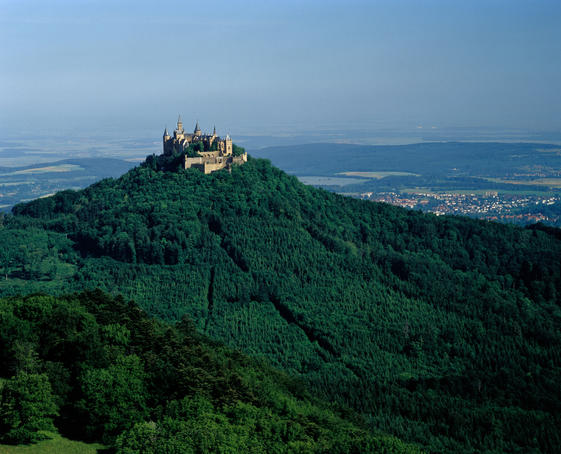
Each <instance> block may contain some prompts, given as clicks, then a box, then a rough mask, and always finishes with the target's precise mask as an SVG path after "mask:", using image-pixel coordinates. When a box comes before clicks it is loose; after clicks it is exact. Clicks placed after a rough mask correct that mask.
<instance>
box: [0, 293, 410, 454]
mask: <svg viewBox="0 0 561 454" xmlns="http://www.w3.org/2000/svg"><path fill="white" fill-rule="evenodd" d="M0 320H2V323H1V325H0V327H1V328H2V329H1V330H0V345H1V346H2V350H1V357H0V366H1V369H0V370H2V375H4V376H5V378H6V380H5V382H4V383H3V384H2V385H0V415H1V416H2V419H1V421H0V440H1V439H4V440H8V441H15V442H20V443H21V442H26V441H30V440H31V441H33V440H34V439H37V438H40V437H41V435H42V432H41V431H37V429H48V428H49V425H50V426H51V427H50V428H51V429H52V428H53V426H52V420H53V416H56V415H57V414H58V417H56V418H54V419H55V422H56V425H57V427H58V428H59V430H61V431H62V432H63V433H64V434H65V435H69V436H71V437H73V438H74V437H79V438H80V439H84V438H85V439H88V440H102V441H103V442H104V443H106V444H107V445H109V446H113V447H116V452H117V453H133V452H139V453H143V454H147V453H156V452H157V453H170V454H171V453H179V452H181V453H195V452H197V453H215V452H248V453H262V452H279V453H285V452H286V453H288V452H306V453H348V452H372V453H406V452H409V453H418V452H419V451H418V449H416V448H415V447H412V446H407V445H405V444H404V443H402V442H400V441H399V440H397V439H394V438H392V437H388V436H372V435H370V434H369V433H368V432H367V431H366V430H364V429H363V428H361V427H359V426H357V425H356V424H353V423H350V422H348V421H345V420H343V419H342V418H341V417H340V416H339V415H337V414H336V413H335V412H334V411H333V410H332V409H329V408H328V407H327V405H325V404H323V403H321V402H318V401H317V400H313V399H311V398H310V396H309V394H308V393H307V392H306V390H305V389H304V388H303V387H302V385H301V383H299V382H297V381H295V380H293V379H291V378H289V377H288V376H286V375H284V374H282V373H279V372H277V371H274V370H272V369H271V368H269V367H267V366H266V365H264V364H260V363H258V362H256V361H253V360H251V359H249V358H247V357H246V356H244V355H242V354H241V353H239V352H234V351H232V350H230V349H228V348H225V347H224V346H222V345H219V344H217V343H216V342H212V341H209V340H208V339H206V338H204V337H202V336H200V335H199V334H198V333H197V332H196V331H195V330H194V329H193V326H192V324H191V323H190V321H189V320H187V319H184V320H182V321H181V322H180V323H178V324H177V325H175V326H170V325H169V324H165V323H162V322H157V321H156V320H154V319H150V318H148V316H147V315H146V314H145V313H143V312H142V311H140V310H139V308H138V307H137V306H136V305H135V304H134V303H132V302H130V303H126V302H125V301H124V300H123V299H122V298H111V297H109V296H107V295H105V294H103V293H101V292H99V291H97V292H88V293H81V294H76V295H70V296H64V297H59V298H54V297H51V296H46V295H34V296H28V297H25V298H9V299H0ZM10 377H11V378H10ZM36 388H37V392H35V389H36ZM39 389H40V390H41V391H40V392H39V391H38V390H39ZM67 445H68V448H69V449H70V448H71V446H72V445H71V444H68V443H67ZM57 446H59V447H60V448H62V446H63V444H62V443H58V444H57ZM0 449H1V448H0ZM55 449H56V447H55Z"/></svg>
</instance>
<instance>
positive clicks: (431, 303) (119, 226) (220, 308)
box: [0, 159, 561, 452]
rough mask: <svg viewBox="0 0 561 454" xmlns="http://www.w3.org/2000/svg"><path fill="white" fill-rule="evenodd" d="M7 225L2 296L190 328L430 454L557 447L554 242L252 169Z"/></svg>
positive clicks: (141, 176) (147, 182) (121, 188)
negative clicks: (134, 310) (88, 294)
mask: <svg viewBox="0 0 561 454" xmlns="http://www.w3.org/2000/svg"><path fill="white" fill-rule="evenodd" d="M14 214H15V216H14V217H13V218H8V219H6V220H5V221H4V224H5V227H4V229H2V230H0V240H4V244H9V245H10V247H9V248H7V249H6V250H5V251H3V252H2V254H4V256H5V257H6V258H5V259H4V263H6V264H8V266H4V272H5V273H6V274H7V277H8V279H5V280H4V281H3V282H2V283H1V284H0V291H1V292H3V294H9V293H18V292H21V291H22V290H24V291H34V290H39V289H47V290H50V291H55V292H57V291H58V292H65V291H68V290H79V289H82V288H92V287H100V288H102V289H105V290H107V291H111V292H119V293H122V294H124V295H125V296H126V297H131V298H134V299H136V300H137V301H138V302H139V303H140V304H141V305H142V307H143V308H145V309H146V310H148V311H149V312H150V313H152V314H155V315H157V316H159V317H161V318H164V319H171V320H177V319H179V318H181V316H182V315H183V314H188V315H189V316H190V317H191V318H193V320H194V321H195V323H196V324H197V327H199V328H200V329H203V330H204V332H205V333H206V334H208V335H210V336H211V337H215V338H218V339H221V340H223V341H225V342H226V343H228V344H229V345H233V346H236V347H240V348H242V349H243V350H244V351H246V352H248V353H250V354H254V355H263V356H265V357H267V358H268V359H269V360H270V361H272V362H273V364H275V365H277V366H281V367H283V368H284V369H286V370H288V371H290V372H296V373H300V374H302V376H303V377H305V378H306V380H307V381H309V383H311V385H312V386H313V388H314V389H315V390H316V391H317V392H319V393H320V394H321V395H323V396H324V397H326V398H330V399H335V400H338V401H340V402H344V403H346V404H348V405H350V406H352V407H353V408H355V409H356V410H358V411H361V412H363V413H364V414H365V415H368V417H369V419H370V422H371V424H372V426H373V427H376V428H379V429H382V430H385V431H388V432H391V433H393V434H396V435H397V436H399V437H402V438H405V439H407V440H412V441H416V442H420V443H423V444H424V445H425V446H427V447H428V448H429V449H431V450H432V451H434V452H444V451H455V452H472V451H473V450H474V449H475V450H485V449H487V450H496V451H505V450H519V449H522V450H531V449H534V450H537V451H542V452H554V450H555V446H558V445H559V444H560V443H561V440H560V439H559V435H558V433H557V431H556V426H557V425H559V424H560V423H561V419H560V415H561V411H560V410H561V409H560V405H561V404H560V402H561V395H560V393H561V391H560V387H559V384H560V383H561V372H560V371H561V368H560V367H559V366H560V365H561V364H560V362H561V360H560V357H561V334H560V333H561V329H560V328H561V310H560V308H559V295H561V276H560V257H561V240H560V235H559V231H558V230H555V229H545V228H542V227H540V226H536V227H534V228H532V229H520V228H515V227H511V226H504V225H498V224H492V223H485V222H479V221H474V220H468V219H461V218H452V217H446V218H437V217H435V216H430V215H423V214H421V213H417V212H411V211H407V210H403V209H400V208H396V207H391V206H387V205H383V204H374V203H369V202H362V201H360V200H354V199H348V198H343V197H340V196H337V195H335V194H330V193H327V192H325V191H321V190H317V189H314V188H311V187H307V186H304V185H302V184H300V183H299V182H298V181H297V180H296V179H295V178H294V177H289V176H287V175H286V174H284V173H283V172H281V171H279V170H278V169H276V168H274V167H272V166H271V165H270V164H269V163H267V162H266V161H262V160H255V159H252V160H250V161H249V162H248V163H247V164H245V165H244V166H241V167H236V168H234V169H233V170H232V173H231V174H229V173H227V172H217V173H214V174H211V175H202V174H200V173H199V172H197V171H180V172H177V173H174V172H158V171H156V170H154V169H151V168H149V167H148V166H144V167H141V168H136V169H133V170H131V171H130V172H128V173H127V174H125V175H124V176H123V177H121V178H119V179H117V180H104V181H102V182H100V183H98V184H95V185H92V186H90V187H89V188H87V189H85V190H83V191H79V192H72V191H66V192H64V193H59V194H57V195H56V196H54V197H51V198H46V199H41V200H37V201H34V202H31V203H28V204H25V205H19V206H17V207H15V209H14ZM30 245H33V246H30Z"/></svg>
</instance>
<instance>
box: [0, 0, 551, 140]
mask: <svg viewBox="0 0 561 454" xmlns="http://www.w3.org/2000/svg"><path fill="white" fill-rule="evenodd" d="M560 16H561V5H560V4H559V2H557V1H555V0H543V1H538V2H527V1H523V0H514V1H512V0H510V1H506V0H492V1H480V0H478V1H470V2H449V1H434V0H427V1H422V2H418V1H407V0H403V1H397V2H394V1H356V0H351V1H349V2H341V1H309V0H307V1H292V0H290V1H283V2H259V1H243V2H228V1H210V2H179V1H164V2H158V3H154V2H148V1H120V2H109V1H107V2H104V1H84V0H79V1H69V0H62V1H61V0H53V1H48V2H45V1H39V0H38V1H28V0H22V1H19V0H18V1H10V0H3V1H2V2H1V3H0V24H1V26H0V42H1V43H2V44H1V45H0V64H1V66H2V68H3V70H2V73H1V75H0V99H1V100H2V101H1V102H2V109H1V111H0V127H1V128H2V129H1V131H2V133H3V134H4V135H6V134H8V135H9V136H15V137H17V136H21V135H25V134H29V133H30V132H31V131H33V135H41V136H42V135H44V134H45V133H47V134H56V133H60V132H62V133H64V134H66V133H72V134H76V135H80V136H82V135H91V134H93V135H107V134H116V135H124V136H134V135H138V134H142V135H144V136H145V137H150V136H153V137H157V136H159V135H160V134H161V131H162V130H163V126H164V125H166V124H167V125H168V127H171V126H172V125H173V122H174V121H175V118H176V116H177V114H178V113H180V112H182V113H184V115H187V113H189V116H190V117H193V118H198V119H199V121H200V122H201V124H203V125H206V128H207V129H210V128H211V127H212V125H213V124H216V125H220V126H222V125H223V127H225V128H227V129H228V130H229V132H230V133H232V134H234V133H235V134H236V135H244V134H252V135H278V134H286V133H295V132H296V133H299V132H304V133H307V132H310V131H314V130H316V131H317V130H320V131H325V130H327V131H331V132H341V131H343V132H346V131H353V130H355V129H360V130H367V131H369V132H372V131H377V132H378V135H380V132H379V130H384V129H386V128H387V129H390V130H391V131H394V134H395V132H397V134H408V135H416V136H418V137H423V133H424V132H425V131H426V130H429V131H430V130H431V129H432V128H433V127H434V128H439V129H442V128H472V129H475V128H477V129H478V130H481V131H488V130H491V131H492V132H494V133H495V134H496V133H497V132H499V131H502V132H503V133H505V132H507V133H511V134H519V133H520V132H522V133H524V134H526V133H528V132H534V133H535V132H548V131H549V132H557V133H559V129H560V127H561V124H560V121H561V120H560V119H561V93H560V90H558V81H559V79H560V78H561V61H560V59H559V58H558V56H559V55H560V54H561V31H560V29H559V26H558V24H559V17H560ZM418 127H422V128H423V131H422V133H421V132H420V131H418V130H417V128H418ZM456 134H457V133H456ZM386 135H388V134H386ZM390 135H391V134H390ZM495 137H496V135H495ZM506 138H508V137H506ZM452 139H454V137H452ZM557 140H559V137H557ZM378 143H379V142H378Z"/></svg>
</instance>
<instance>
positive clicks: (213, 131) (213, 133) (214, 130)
mask: <svg viewBox="0 0 561 454" xmlns="http://www.w3.org/2000/svg"><path fill="white" fill-rule="evenodd" d="M212 135H213V136H215V135H216V125H214V129H213V130H212Z"/></svg>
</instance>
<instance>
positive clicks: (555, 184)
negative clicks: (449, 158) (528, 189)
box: [483, 178, 561, 188]
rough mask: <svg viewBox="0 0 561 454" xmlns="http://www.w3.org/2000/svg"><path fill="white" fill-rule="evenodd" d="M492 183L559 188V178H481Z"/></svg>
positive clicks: (560, 180)
mask: <svg viewBox="0 0 561 454" xmlns="http://www.w3.org/2000/svg"><path fill="white" fill-rule="evenodd" d="M483 179H484V180H486V181H491V182H493V183H506V184H515V185H519V186H549V187H550V188H561V178H536V179H534V180H507V179H505V178H483Z"/></svg>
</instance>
